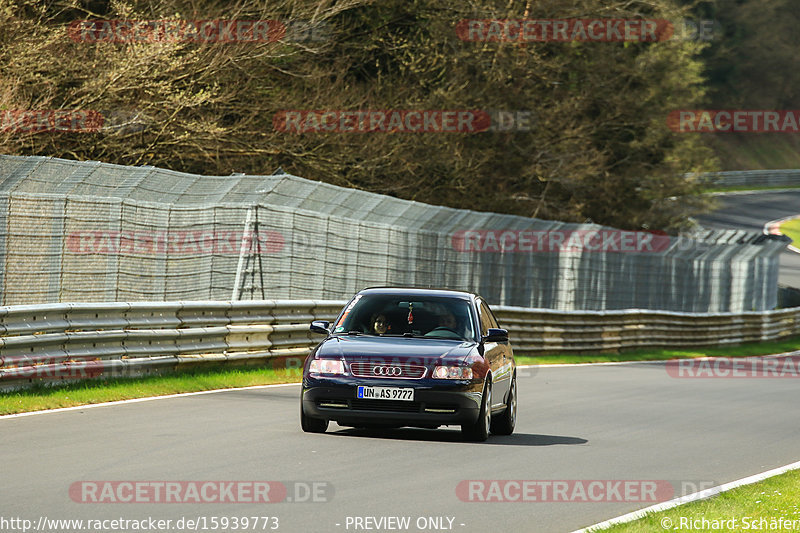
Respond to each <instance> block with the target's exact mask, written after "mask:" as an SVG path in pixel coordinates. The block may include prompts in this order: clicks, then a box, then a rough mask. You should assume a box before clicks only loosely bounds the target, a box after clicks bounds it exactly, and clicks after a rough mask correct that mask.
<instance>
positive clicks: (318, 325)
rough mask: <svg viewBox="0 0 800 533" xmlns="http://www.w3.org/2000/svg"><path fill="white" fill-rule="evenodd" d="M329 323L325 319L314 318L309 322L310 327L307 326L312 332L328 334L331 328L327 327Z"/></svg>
mask: <svg viewBox="0 0 800 533" xmlns="http://www.w3.org/2000/svg"><path fill="white" fill-rule="evenodd" d="M330 326H331V323H330V322H328V321H327V320H315V321H313V322H312V323H311V327H310V328H309V329H310V330H311V331H313V332H314V333H322V334H323V335H330V333H331V330H330V329H329V328H330Z"/></svg>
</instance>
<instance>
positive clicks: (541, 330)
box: [0, 300, 800, 389]
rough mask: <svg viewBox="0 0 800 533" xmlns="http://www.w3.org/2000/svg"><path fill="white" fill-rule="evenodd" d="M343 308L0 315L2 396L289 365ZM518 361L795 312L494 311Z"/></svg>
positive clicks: (760, 336) (752, 323) (717, 329)
mask: <svg viewBox="0 0 800 533" xmlns="http://www.w3.org/2000/svg"><path fill="white" fill-rule="evenodd" d="M345 303H346V302H344V301H313V300H295V301H292V300H274V301H270V300H266V301H265V300H261V301H258V300H247V301H236V302H217V301H203V302H155V303H148V302H134V303H98V304H91V303H79V304H46V305H28V306H12V307H0V331H2V336H0V389H10V388H22V387H26V386H29V385H31V384H35V383H40V382H48V383H52V382H57V381H62V380H68V379H76V378H98V377H119V376H134V375H141V374H147V373H151V372H158V371H169V370H175V369H177V368H178V367H179V366H183V365H187V364H207V363H220V362H233V361H243V360H262V361H266V360H269V359H274V358H280V357H292V358H293V359H292V360H291V361H289V363H288V364H287V365H286V366H287V368H299V366H300V364H299V360H300V358H302V357H305V356H306V355H307V354H308V353H309V350H310V349H311V348H312V347H313V346H314V345H315V344H316V343H317V342H319V341H320V340H321V339H320V337H319V336H318V335H315V334H312V333H311V332H310V331H309V328H308V326H309V322H311V321H312V320H315V319H320V320H332V319H333V318H334V317H335V316H336V315H337V314H338V313H339V311H340V309H341V308H342V307H343V306H344V304H345ZM494 311H495V314H496V315H497V318H498V321H499V322H500V325H501V326H502V327H505V328H507V329H508V330H509V333H510V338H511V344H512V346H513V348H514V352H515V354H517V355H543V354H552V353H578V352H618V351H620V350H626V349H631V348H661V347H681V346H686V347H690V346H709V345H717V346H719V345H732V344H738V343H742V342H750V341H766V340H776V339H781V338H785V337H790V336H793V335H798V334H800V308H795V309H782V310H777V311H766V312H753V313H706V314H699V313H675V312H668V311H647V310H639V309H633V310H624V311H556V310H552V309H527V308H521V307H508V306H496V307H495V308H494Z"/></svg>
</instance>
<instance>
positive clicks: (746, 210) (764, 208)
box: [697, 190, 800, 288]
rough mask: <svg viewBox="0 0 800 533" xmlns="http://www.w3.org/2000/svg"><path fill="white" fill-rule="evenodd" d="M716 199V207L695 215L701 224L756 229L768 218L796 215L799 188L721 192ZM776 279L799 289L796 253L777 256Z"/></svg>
mask: <svg viewBox="0 0 800 533" xmlns="http://www.w3.org/2000/svg"><path fill="white" fill-rule="evenodd" d="M716 200H717V201H718V203H719V207H718V208H717V210H715V211H714V212H713V213H709V214H707V215H703V216H700V217H697V221H698V222H699V223H700V224H701V225H702V226H704V227H707V228H721V229H728V228H734V229H738V228H741V229H747V230H751V231H758V232H760V231H762V230H763V228H764V224H766V223H767V222H769V221H771V220H776V219H779V218H783V217H788V216H792V215H797V214H800V190H783V191H765V192H756V193H747V194H741V193H739V194H725V195H719V196H716ZM779 281H780V283H781V284H782V285H788V286H789V287H797V288H800V254H797V253H795V252H791V251H788V250H787V251H785V252H784V253H783V255H781V270H780V276H779Z"/></svg>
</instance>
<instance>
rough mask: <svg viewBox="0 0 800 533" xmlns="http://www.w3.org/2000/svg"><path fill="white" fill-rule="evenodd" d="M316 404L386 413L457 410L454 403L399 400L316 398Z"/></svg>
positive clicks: (323, 406)
mask: <svg viewBox="0 0 800 533" xmlns="http://www.w3.org/2000/svg"><path fill="white" fill-rule="evenodd" d="M317 406H318V407H322V408H328V409H341V410H351V409H354V410H358V411H381V412H387V413H419V412H423V413H440V414H453V413H456V412H458V406H457V405H454V404H444V405H442V404H423V403H421V402H404V401H401V400H364V399H359V398H355V399H351V400H317Z"/></svg>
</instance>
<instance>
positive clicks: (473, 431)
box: [461, 379, 492, 442]
mask: <svg viewBox="0 0 800 533" xmlns="http://www.w3.org/2000/svg"><path fill="white" fill-rule="evenodd" d="M491 423H492V381H491V379H487V380H486V384H485V385H484V386H483V401H482V402H481V411H480V413H479V414H478V420H476V421H475V423H474V424H464V425H462V426H461V433H462V434H463V435H464V437H465V438H466V439H467V440H472V441H476V442H483V441H485V440H486V439H488V438H489V426H491Z"/></svg>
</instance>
